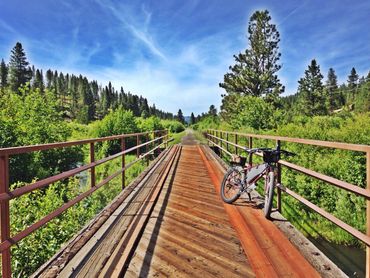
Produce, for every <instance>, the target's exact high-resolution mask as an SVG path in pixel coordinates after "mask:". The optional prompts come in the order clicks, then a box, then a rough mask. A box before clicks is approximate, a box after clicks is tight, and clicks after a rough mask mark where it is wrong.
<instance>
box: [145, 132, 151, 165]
mask: <svg viewBox="0 0 370 278" xmlns="http://www.w3.org/2000/svg"><path fill="white" fill-rule="evenodd" d="M145 137H146V143H148V142H149V141H150V136H149V132H147V133H146V136H145ZM148 151H149V145H148V144H146V145H145V154H147V153H148ZM146 166H149V154H148V155H147V156H146Z"/></svg>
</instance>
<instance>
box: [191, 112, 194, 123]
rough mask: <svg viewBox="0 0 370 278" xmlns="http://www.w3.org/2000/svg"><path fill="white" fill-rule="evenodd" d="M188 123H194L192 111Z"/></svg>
mask: <svg viewBox="0 0 370 278" xmlns="http://www.w3.org/2000/svg"><path fill="white" fill-rule="evenodd" d="M190 124H191V125H193V124H195V116H194V113H193V112H191V115H190Z"/></svg>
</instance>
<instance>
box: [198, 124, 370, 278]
mask: <svg viewBox="0 0 370 278" xmlns="http://www.w3.org/2000/svg"><path fill="white" fill-rule="evenodd" d="M205 136H206V139H207V141H208V142H209V143H210V144H212V145H213V146H216V147H217V148H218V149H219V150H220V155H221V156H222V153H223V152H224V153H226V154H228V155H230V156H231V155H232V154H233V153H232V152H231V151H230V148H229V146H232V147H234V151H235V154H238V150H242V151H245V150H246V149H249V148H252V144H253V138H257V139H266V140H273V141H275V142H276V145H277V147H279V148H280V146H281V142H289V143H297V144H306V145H311V146H318V147H326V148H334V149H342V150H348V151H356V152H364V153H365V154H366V180H367V182H366V188H362V187H359V186H356V185H354V184H351V183H348V182H345V181H342V180H339V179H336V178H333V177H330V176H327V175H325V174H322V173H318V172H316V171H313V170H311V169H307V168H305V167H302V166H299V165H296V164H294V163H291V162H287V161H284V160H279V162H278V167H277V183H278V185H279V186H278V188H277V208H278V210H279V211H281V191H283V192H285V193H287V194H288V195H290V196H292V197H293V198H295V199H296V200H298V201H299V202H301V203H302V204H304V205H306V206H307V207H309V208H310V209H312V210H313V211H315V212H316V213H318V214H320V215H321V216H323V217H324V218H326V219H328V220H329V221H331V222H332V223H334V224H335V225H337V226H338V227H340V228H342V229H344V230H345V231H347V232H348V233H350V234H351V235H353V236H354V237H355V238H357V239H359V240H360V241H362V242H364V243H365V244H366V254H367V261H366V273H367V274H366V275H367V277H369V276H370V146H369V145H361V144H347V143H340V142H330V141H320V140H310V139H301V138H290V137H282V136H272V135H259V134H249V133H240V132H230V131H224V130H214V129H209V130H207V131H206V132H205ZM231 137H233V139H234V140H233V141H234V142H232V141H230V140H229V138H231ZM241 137H243V138H246V139H248V147H246V146H242V145H240V144H238V140H240V138H241ZM282 165H283V166H285V167H287V168H289V169H292V170H294V171H297V172H300V173H302V174H305V175H308V176H310V177H313V178H316V179H318V180H321V181H323V182H326V183H329V184H332V185H334V186H336V187H338V188H341V189H344V190H346V191H349V192H351V193H354V194H356V195H358V196H361V197H364V198H365V199H366V234H364V233H362V232H361V231H359V230H357V229H356V228H354V227H352V226H350V225H348V224H347V223H345V222H344V221H342V220H340V219H339V218H337V217H335V216H334V215H332V214H331V213H329V212H327V211H325V210H324V209H322V208H320V207H319V206H317V205H315V204H313V203H312V202H310V201H309V200H307V199H305V198H304V197H302V196H300V195H299V194H297V193H296V192H294V191H292V190H290V189H289V188H286V187H285V186H282V185H281V166H282Z"/></svg>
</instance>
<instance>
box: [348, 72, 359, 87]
mask: <svg viewBox="0 0 370 278" xmlns="http://www.w3.org/2000/svg"><path fill="white" fill-rule="evenodd" d="M357 81H358V74H357V73H356V70H355V68H352V69H351V73H350V75H348V87H349V88H350V89H354V88H356V86H357Z"/></svg>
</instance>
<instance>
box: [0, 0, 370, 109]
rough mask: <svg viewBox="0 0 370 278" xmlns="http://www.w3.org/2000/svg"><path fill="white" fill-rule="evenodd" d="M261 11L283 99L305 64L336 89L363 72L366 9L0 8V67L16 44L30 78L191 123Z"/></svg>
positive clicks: (361, 1)
mask: <svg viewBox="0 0 370 278" xmlns="http://www.w3.org/2000/svg"><path fill="white" fill-rule="evenodd" d="M264 9H267V10H269V11H270V14H271V16H272V23H274V24H276V25H277V29H278V31H279V33H280V38H281V41H280V44H279V49H280V52H281V54H282V56H281V61H280V62H281V65H282V68H281V70H280V71H279V72H278V76H279V78H280V80H281V81H282V83H283V85H285V87H286V90H285V93H284V95H289V94H293V93H295V92H296V90H297V87H298V80H299V79H300V78H301V77H302V76H303V74H304V71H305V70H306V69H307V66H308V64H309V63H310V61H311V60H312V59H316V60H317V62H318V63H319V65H320V67H321V72H322V73H323V75H324V76H325V78H326V76H327V72H328V69H329V68H330V67H332V68H334V70H335V71H336V74H337V75H338V79H339V81H340V82H341V83H343V82H346V79H347V76H348V75H349V72H350V70H351V68H352V67H355V69H356V71H357V73H359V74H360V75H366V74H367V72H368V71H369V70H370V30H369V29H370V1H369V0H356V1H347V0H326V1H323V0H320V1H319V0H311V1H310V0H301V1H296V0H295V1H294V0H284V1H276V0H271V1H248V0H243V1H242V0H229V1H224V0H212V1H211V0H208V1H205V0H186V1H179V0H161V1H150V0H142V1H137V0H131V1H128V0H125V1H122V0H121V1H118V0H79V1H76V0H58V1H57V0H35V1H26V0H11V1H10V0H1V1H0V59H1V58H4V60H5V61H6V62H8V60H9V56H10V51H11V49H12V48H13V47H14V45H15V43H16V42H17V41H19V42H21V43H22V45H23V48H24V50H25V52H26V55H27V58H28V61H29V62H30V63H31V64H33V65H35V67H36V68H41V69H43V70H47V69H49V68H51V69H53V70H58V71H62V72H63V73H65V74H66V73H73V74H78V75H79V74H82V75H84V76H87V77H88V78H89V79H91V80H93V79H94V80H97V81H98V82H99V84H102V85H106V84H107V83H108V82H109V81H112V84H113V85H114V86H115V88H116V89H119V88H120V87H121V86H123V88H124V89H125V91H130V92H132V93H135V94H138V95H142V96H144V97H146V98H147V99H148V101H149V102H150V103H151V104H152V103H155V104H156V107H157V108H159V109H162V110H165V111H168V112H172V113H176V112H177V111H178V109H182V111H183V112H184V114H185V115H190V113H191V112H194V114H196V115H197V114H199V113H201V112H207V111H208V108H209V106H210V105H211V104H214V105H216V107H219V106H220V103H221V94H222V93H224V91H223V89H221V88H219V86H218V84H219V83H220V82H222V81H223V76H224V74H225V73H226V72H227V71H228V68H229V66H230V65H233V64H234V59H233V55H234V54H238V53H239V52H243V51H244V50H245V49H246V48H247V47H248V40H247V27H248V21H249V18H250V16H251V15H252V14H253V12H254V11H256V10H264Z"/></svg>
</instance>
